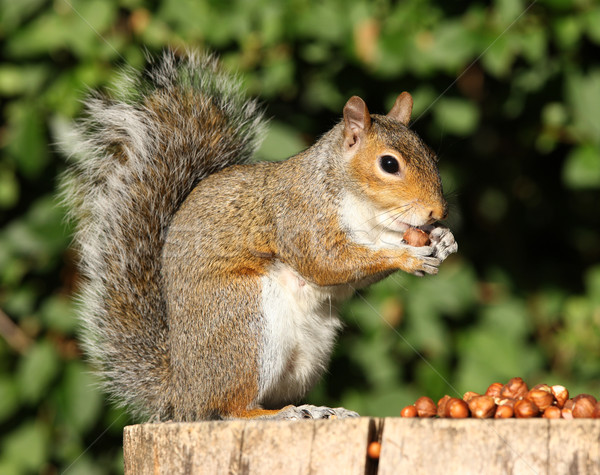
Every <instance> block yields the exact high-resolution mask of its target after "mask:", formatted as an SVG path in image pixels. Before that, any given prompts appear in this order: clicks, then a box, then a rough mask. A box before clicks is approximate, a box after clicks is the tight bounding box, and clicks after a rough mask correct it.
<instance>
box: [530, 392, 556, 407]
mask: <svg viewBox="0 0 600 475" xmlns="http://www.w3.org/2000/svg"><path fill="white" fill-rule="evenodd" d="M548 389H550V387H548ZM527 399H529V400H530V401H531V402H533V403H534V404H535V405H536V406H537V407H538V409H539V410H540V411H541V412H544V411H545V410H546V408H547V407H550V406H551V405H552V404H553V403H554V396H553V395H552V391H545V390H544V389H532V390H531V391H529V393H527Z"/></svg>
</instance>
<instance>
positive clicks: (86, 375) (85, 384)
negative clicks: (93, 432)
mask: <svg viewBox="0 0 600 475" xmlns="http://www.w3.org/2000/svg"><path fill="white" fill-rule="evenodd" d="M60 389H61V400H62V404H61V406H62V413H63V416H64V418H65V420H66V421H67V423H68V424H69V426H71V427H73V428H74V429H75V430H77V431H78V432H79V433H80V434H84V433H85V432H86V431H88V430H89V429H90V428H91V427H92V426H93V424H94V423H96V421H97V420H98V418H99V417H100V414H101V410H102V403H103V400H104V398H103V396H102V393H101V391H100V389H99V388H98V379H97V378H95V377H94V376H92V374H91V373H90V370H89V368H87V367H86V366H85V365H83V364H82V363H81V362H79V361H73V362H70V363H69V364H68V366H67V367H66V369H65V374H64V379H63V381H62V384H61V387H60Z"/></svg>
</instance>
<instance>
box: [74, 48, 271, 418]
mask: <svg viewBox="0 0 600 475" xmlns="http://www.w3.org/2000/svg"><path fill="white" fill-rule="evenodd" d="M124 79H125V81H124V83H123V85H122V87H121V89H120V90H118V91H116V92H115V93H114V94H113V96H112V97H109V96H101V95H95V96H93V97H92V98H90V99H89V100H88V101H87V102H86V116H85V117H84V118H83V119H82V120H81V121H80V123H79V127H78V131H77V132H78V133H77V140H76V145H75V149H74V150H72V154H73V156H74V158H75V163H74V165H73V166H72V168H71V170H70V171H69V172H68V173H67V175H66V180H65V186H64V188H63V194H64V196H65V197H66V199H67V201H69V203H70V205H71V209H72V214H73V216H74V217H75V218H76V219H77V221H78V227H77V231H76V242H77V245H78V247H79V251H80V264H81V269H82V272H83V274H84V275H83V279H82V286H81V287H82V288H81V292H80V300H81V314H82V318H83V324H82V332H83V337H84V344H85V347H86V348H85V349H86V351H87V353H88V355H89V356H90V357H91V358H92V360H93V361H94V362H95V363H96V364H98V365H99V367H100V370H101V373H102V375H103V379H104V383H105V386H106V389H107V390H108V392H109V393H110V394H112V395H113V397H114V398H115V399H117V400H118V401H119V402H121V403H122V404H125V405H127V406H129V407H130V408H133V409H134V410H135V411H137V412H138V413H143V414H148V415H153V416H157V417H159V418H160V419H164V418H168V417H170V413H171V408H170V407H169V402H168V400H167V399H166V395H167V393H168V391H167V387H168V384H169V381H168V379H169V348H168V334H167V330H168V328H167V323H166V321H165V315H166V312H165V301H164V296H163V290H162V289H163V286H162V285H161V253H162V250H163V246H164V241H165V236H166V232H167V229H168V226H169V223H170V221H171V218H172V216H173V215H174V213H175V212H176V211H177V209H178V208H179V206H180V205H181V203H182V202H183V201H184V200H185V198H186V197H187V195H188V194H189V193H190V191H191V190H192V189H193V188H194V186H195V185H196V184H197V183H198V182H199V181H200V180H202V179H203V178H205V177H206V176H208V175H210V174H212V173H214V172H217V171H219V170H221V169H223V168H225V167H228V166H230V165H233V164H239V163H245V162H247V161H248V160H249V159H250V158H251V157H252V155H253V153H254V151H255V148H256V146H257V145H258V142H259V138H260V135H261V132H262V128H263V116H262V113H261V112H260V111H259V110H258V108H257V106H256V103H255V102H253V101H247V100H246V99H245V98H244V97H243V95H242V93H241V92H240V89H241V88H240V84H239V81H238V80H237V79H236V78H234V77H232V76H231V75H229V74H226V73H224V72H222V71H220V70H219V68H218V65H217V62H216V60H215V59H214V58H212V57H210V56H202V57H199V56H196V55H194V54H191V53H188V54H184V55H182V56H181V57H178V56H177V55H176V54H175V53H174V52H166V53H165V54H164V55H163V56H162V58H161V59H160V61H158V62H156V63H151V64H150V66H149V68H148V69H147V70H146V71H144V72H143V73H141V74H138V73H134V72H129V73H126V74H125V75H124Z"/></svg>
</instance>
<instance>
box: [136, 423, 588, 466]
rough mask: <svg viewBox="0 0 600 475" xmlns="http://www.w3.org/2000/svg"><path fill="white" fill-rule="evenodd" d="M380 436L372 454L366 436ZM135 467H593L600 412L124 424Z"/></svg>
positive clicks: (369, 438) (375, 438)
mask: <svg viewBox="0 0 600 475" xmlns="http://www.w3.org/2000/svg"><path fill="white" fill-rule="evenodd" d="M372 441H379V442H381V456H380V458H379V460H373V459H369V458H368V456H367V447H368V444H369V443H370V442H372ZM124 455H125V473H126V474H128V475H133V474H146V473H151V474H205V473H206V474H221V473H223V474H268V475H274V474H280V473H281V474H319V473H323V474H365V473H366V474H374V473H381V474H397V473H407V474H427V475H429V474H461V475H463V474H487V473H491V474H496V473H497V474H588V473H589V474H600V420H598V419H574V420H560V419H559V420H548V419H527V420H524V419H505V420H495V419H486V420H475V419H461V420H452V419H401V418H386V419H377V418H366V417H363V418H359V419H345V420H317V421H315V420H300V421H290V422H284V421H256V420H253V421H214V422H196V423H160V424H140V425H135V426H128V427H126V428H125V431H124Z"/></svg>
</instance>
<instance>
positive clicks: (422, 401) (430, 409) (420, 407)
mask: <svg viewBox="0 0 600 475" xmlns="http://www.w3.org/2000/svg"><path fill="white" fill-rule="evenodd" d="M415 407H416V408H417V414H419V417H433V416H435V415H436V414H437V408H436V407H435V403H434V402H433V400H432V399H431V398H429V397H427V396H421V397H420V398H419V399H417V400H416V401H415Z"/></svg>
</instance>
